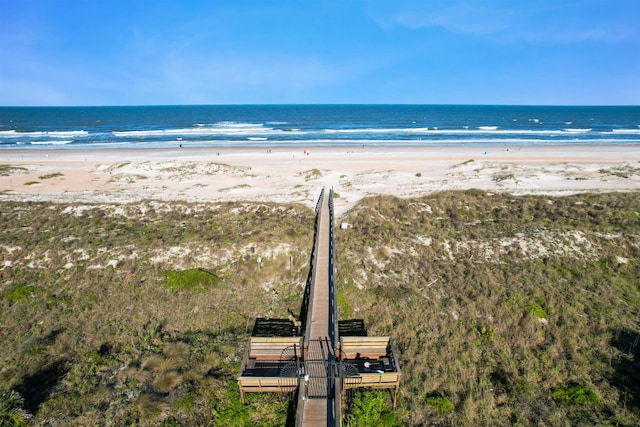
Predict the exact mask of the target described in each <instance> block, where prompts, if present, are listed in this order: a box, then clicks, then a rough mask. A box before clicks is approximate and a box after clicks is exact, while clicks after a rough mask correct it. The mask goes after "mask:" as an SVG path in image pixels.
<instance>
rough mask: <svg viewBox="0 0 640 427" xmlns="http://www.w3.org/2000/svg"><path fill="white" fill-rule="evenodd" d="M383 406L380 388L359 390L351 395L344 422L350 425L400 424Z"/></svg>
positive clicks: (351, 426) (357, 426)
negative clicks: (348, 409)
mask: <svg viewBox="0 0 640 427" xmlns="http://www.w3.org/2000/svg"><path fill="white" fill-rule="evenodd" d="M385 406H386V404H385V394H384V392H382V391H380V390H375V391H359V392H357V393H356V394H355V396H353V400H352V401H351V409H350V411H349V414H348V416H347V417H346V423H345V424H346V425H347V426H350V427H369V426H372V427H373V426H376V427H378V426H387V427H391V426H397V425H401V423H400V421H399V420H398V419H397V417H396V415H395V414H394V413H393V412H390V411H388V410H385Z"/></svg>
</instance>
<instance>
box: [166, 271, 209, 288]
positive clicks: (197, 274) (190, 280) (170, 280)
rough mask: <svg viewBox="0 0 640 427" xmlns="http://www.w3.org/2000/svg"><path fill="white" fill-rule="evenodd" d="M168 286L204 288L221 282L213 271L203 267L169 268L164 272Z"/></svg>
mask: <svg viewBox="0 0 640 427" xmlns="http://www.w3.org/2000/svg"><path fill="white" fill-rule="evenodd" d="M164 276H165V278H166V279H167V286H169V287H170V288H173V289H195V288H200V289H204V288H206V287H212V286H215V285H217V284H218V283H219V282H220V278H219V277H218V276H217V275H216V274H215V273H213V272H211V271H207V270H204V269H202V268H191V269H188V270H168V271H165V272H164Z"/></svg>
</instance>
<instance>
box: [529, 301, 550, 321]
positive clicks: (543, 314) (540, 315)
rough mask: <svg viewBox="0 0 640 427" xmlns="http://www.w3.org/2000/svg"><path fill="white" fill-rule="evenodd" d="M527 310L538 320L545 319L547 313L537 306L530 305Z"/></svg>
mask: <svg viewBox="0 0 640 427" xmlns="http://www.w3.org/2000/svg"><path fill="white" fill-rule="evenodd" d="M527 310H529V311H530V312H531V313H533V315H534V316H536V317H537V318H538V319H546V318H547V312H546V311H544V309H543V308H542V307H540V306H539V305H538V304H530V305H529V306H527Z"/></svg>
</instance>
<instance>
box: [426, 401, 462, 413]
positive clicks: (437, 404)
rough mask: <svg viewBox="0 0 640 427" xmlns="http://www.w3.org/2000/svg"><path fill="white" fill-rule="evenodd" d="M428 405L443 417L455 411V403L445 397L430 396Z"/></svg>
mask: <svg viewBox="0 0 640 427" xmlns="http://www.w3.org/2000/svg"><path fill="white" fill-rule="evenodd" d="M427 405H429V406H432V407H434V408H435V409H437V410H438V412H440V414H442V415H445V414H449V413H451V412H453V411H454V409H455V407H454V406H453V402H451V401H450V400H449V398H448V397H445V396H428V397H427Z"/></svg>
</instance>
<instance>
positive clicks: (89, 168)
mask: <svg viewBox="0 0 640 427" xmlns="http://www.w3.org/2000/svg"><path fill="white" fill-rule="evenodd" d="M304 149H306V150H308V153H309V154H304ZM304 149H303V148H300V149H294V148H290V147H288V148H271V150H269V151H270V152H268V151H267V149H260V148H237V147H233V148H182V149H166V150H165V149H128V150H55V149H52V150H20V151H18V150H5V151H0V166H1V169H0V200H2V199H4V200H52V201H82V202H100V203H102V202H118V203H125V202H133V201H136V200H142V199H160V200H185V201H201V202H204V201H214V202H221V201H240V200H243V201H245V200H246V201H272V202H279V203H280V202H299V203H304V204H306V205H308V206H314V205H315V202H316V199H317V196H318V193H319V190H320V188H321V187H322V186H329V187H333V189H334V191H335V192H336V193H338V194H339V196H340V197H339V198H337V199H336V201H335V205H336V211H337V214H338V215H340V214H342V213H344V212H345V211H347V210H348V209H350V208H351V207H353V206H354V205H355V204H356V203H357V202H358V201H359V200H360V199H361V198H362V197H365V196H368V195H374V194H393V195H396V196H400V197H409V196H419V195H424V194H429V193H433V192H437V191H441V190H457V189H469V188H479V189H483V190H490V191H505V192H509V193H513V194H549V195H560V194H570V193H576V192H586V191H589V192H596V191H598V192H602V191H637V190H640V147H639V146H633V145H628V146H624V145H622V146H549V147H520V148H516V147H514V148H510V149H506V148H498V147H484V148H478V147H369V146H367V147H365V148H363V147H305V148H304Z"/></svg>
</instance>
